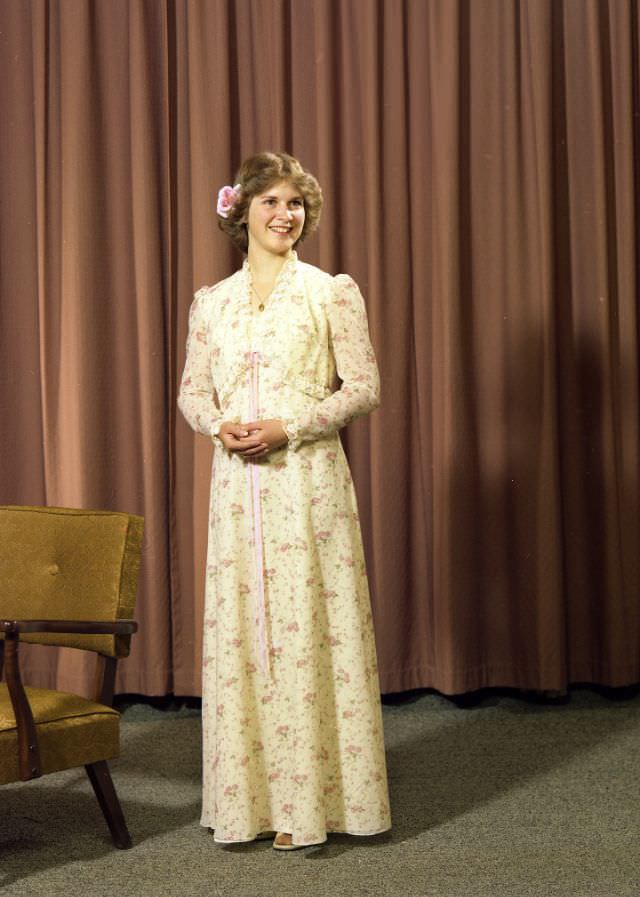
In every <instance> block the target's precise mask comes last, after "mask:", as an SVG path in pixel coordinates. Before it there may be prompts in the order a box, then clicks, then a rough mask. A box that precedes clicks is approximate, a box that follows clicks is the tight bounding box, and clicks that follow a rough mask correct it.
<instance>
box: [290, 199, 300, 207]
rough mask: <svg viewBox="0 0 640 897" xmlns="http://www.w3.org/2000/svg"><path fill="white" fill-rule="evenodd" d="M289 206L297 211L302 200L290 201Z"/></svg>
mask: <svg viewBox="0 0 640 897" xmlns="http://www.w3.org/2000/svg"><path fill="white" fill-rule="evenodd" d="M291 205H292V206H293V207H294V208H296V209H299V208H300V207H301V206H302V200H301V199H292V200H291Z"/></svg>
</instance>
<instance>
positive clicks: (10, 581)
mask: <svg viewBox="0 0 640 897" xmlns="http://www.w3.org/2000/svg"><path fill="white" fill-rule="evenodd" d="M142 531H143V520H142V518H141V517H135V516H133V515H131V514H120V513H116V512H111V511H80V510H71V509H67V508H28V507H0V673H1V672H2V667H3V665H4V678H5V680H6V682H2V683H0V784H2V785H4V784H7V783H9V782H16V781H19V780H23V781H26V780H27V779H33V778H36V777H38V776H41V775H46V774H47V773H51V772H57V771H59V770H62V769H70V768H72V767H75V766H84V767H85V769H86V770H87V773H88V776H89V779H90V781H91V784H92V785H93V789H94V791H95V794H96V797H97V798H98V802H99V804H100V807H101V809H102V812H103V814H104V817H105V819H106V821H107V824H108V826H109V829H110V831H111V835H112V837H113V841H114V843H115V844H116V846H117V847H121V848H127V847H131V838H130V836H129V832H128V830H127V826H126V823H125V820H124V816H123V814H122V809H121V807H120V802H119V800H118V796H117V794H116V791H115V788H114V786H113V782H112V779H111V774H110V772H109V767H108V765H107V761H108V760H110V759H112V758H113V757H116V756H117V755H118V752H119V737H120V716H119V714H118V713H117V712H116V711H115V710H114V709H113V707H112V706H111V705H112V703H113V691H114V685H115V675H116V664H117V661H118V658H119V657H126V656H127V654H128V653H129V642H130V640H131V633H133V632H135V630H136V628H137V624H136V623H135V622H133V620H132V619H131V617H132V616H133V609H134V605H135V599H136V590H137V581H138V567H139V563H140V547H141V542H142ZM20 641H25V642H37V643H38V644H46V645H61V646H67V647H71V648H83V649H85V650H90V651H94V652H96V654H97V655H98V656H97V658H96V660H97V670H96V680H95V683H96V687H95V693H94V695H93V700H87V699H86V698H84V697H80V696H78V695H73V694H68V693H66V692H61V691H52V690H49V689H41V688H25V687H24V686H23V684H22V680H21V675H20V668H19V664H18V644H19V642H20Z"/></svg>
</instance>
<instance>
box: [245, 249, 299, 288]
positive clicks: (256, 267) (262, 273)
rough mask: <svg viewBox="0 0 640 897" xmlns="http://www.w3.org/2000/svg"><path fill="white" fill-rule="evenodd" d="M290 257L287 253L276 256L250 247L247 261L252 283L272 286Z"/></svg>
mask: <svg viewBox="0 0 640 897" xmlns="http://www.w3.org/2000/svg"><path fill="white" fill-rule="evenodd" d="M291 256H292V253H291V252H287V253H285V254H284V255H276V254H275V253H273V252H266V251H265V250H263V249H262V248H261V247H258V248H257V249H256V248H254V247H252V246H250V247H249V252H248V254H247V259H248V262H249V267H250V268H251V276H252V278H253V281H254V282H258V283H262V284H274V283H275V281H276V280H277V277H278V274H279V273H280V271H281V270H282V268H283V266H284V265H285V263H286V262H287V261H288V260H289V259H290V258H291Z"/></svg>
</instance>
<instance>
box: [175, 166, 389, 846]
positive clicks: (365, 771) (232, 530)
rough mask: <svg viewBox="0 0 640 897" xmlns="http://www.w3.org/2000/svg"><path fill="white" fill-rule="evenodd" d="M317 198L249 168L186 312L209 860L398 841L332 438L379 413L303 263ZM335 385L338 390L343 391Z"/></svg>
mask: <svg viewBox="0 0 640 897" xmlns="http://www.w3.org/2000/svg"><path fill="white" fill-rule="evenodd" d="M321 207H322V193H321V190H320V187H319V185H318V183H317V181H316V179H315V178H314V177H313V176H312V175H310V174H309V173H308V172H305V171H304V169H303V168H302V166H301V165H300V163H299V162H298V161H297V160H296V159H294V158H293V157H291V156H288V155H286V154H285V153H260V154H258V155H255V156H252V157H251V158H249V159H247V160H246V161H245V162H244V163H243V165H242V167H241V168H240V171H239V173H238V176H237V184H236V186H235V187H224V188H223V189H222V190H221V191H220V194H219V197H218V216H219V218H218V220H219V224H220V227H221V229H222V230H223V231H224V232H225V233H227V234H228V235H229V236H230V237H231V239H232V240H233V242H234V244H235V245H236V246H237V247H238V248H239V249H240V250H241V251H242V252H244V253H246V254H247V258H246V260H245V262H244V265H243V267H242V268H241V270H239V271H237V272H236V273H235V274H233V275H232V276H231V277H229V278H227V279H226V280H223V281H221V282H220V283H218V284H216V285H215V286H213V287H204V288H203V289H201V290H199V291H198V293H196V296H195V300H194V302H193V305H192V307H191V313H190V321H189V337H188V342H187V361H186V366H185V370H184V375H183V378H182V383H181V387H180V395H179V405H180V408H181V410H182V413H183V414H184V416H185V418H186V419H187V421H188V423H189V424H190V425H191V427H193V429H194V430H196V431H197V432H199V433H203V434H204V435H206V436H209V437H211V438H212V439H213V443H214V458H213V474H212V483H211V509H210V530H209V554H208V560H207V587H206V589H207V591H206V609H205V627H204V632H205V640H204V675H203V733H204V746H203V749H204V755H203V759H204V790H203V812H202V825H204V826H207V827H209V828H211V829H213V830H214V835H215V839H216V841H220V842H223V843H230V842H236V841H250V840H253V839H255V838H258V837H264V836H266V835H267V834H268V833H274V832H275V833H276V836H275V839H274V847H276V848H277V849H285V850H286V849H295V848H296V847H303V846H306V845H311V844H318V843H321V842H323V841H324V840H326V837H327V833H328V832H348V833H351V834H354V835H373V834H377V833H379V832H382V831H385V830H386V829H388V828H389V827H390V816H389V802H388V793H387V780H386V769H385V758H384V742H383V731H382V721H381V713H380V699H379V685H378V675H377V668H376V657H375V646H374V640H373V630H372V623H371V609H370V602H369V592H368V586H367V579H366V572H365V566H364V556H363V551H362V541H361V536H360V526H359V520H358V512H357V507H356V501H355V495H354V491H353V484H352V480H351V476H350V473H349V468H348V465H347V461H346V458H345V455H344V452H343V450H342V446H341V443H340V439H339V436H338V430H339V429H340V428H341V427H343V426H344V425H345V424H347V423H348V422H349V421H351V420H353V418H354V417H356V416H358V415H360V414H365V413H366V412H368V411H371V410H372V409H374V408H375V407H376V406H377V404H378V393H379V380H378V371H377V367H376V362H375V358H374V354H373V350H372V348H371V343H370V340H369V334H368V329H367V319H366V312H365V307H364V303H363V300H362V296H361V295H360V292H359V290H358V287H357V286H356V284H355V283H354V281H353V280H352V279H351V278H350V277H348V276H347V275H345V274H340V275H338V276H337V277H331V276H330V275H329V274H326V273H324V272H323V271H321V270H320V269H318V268H315V267H313V266H312V265H308V264H305V263H304V262H301V261H300V260H299V259H298V257H297V255H296V253H295V251H294V250H295V247H296V246H297V244H298V243H299V242H300V241H301V240H303V239H304V238H305V237H306V236H307V235H308V234H310V233H311V232H313V230H315V228H316V227H317V224H318V219H319V217H320V210H321ZM336 375H337V377H338V378H339V380H338V382H339V387H338V388H337V389H336V388H335V382H334V381H335V380H336Z"/></svg>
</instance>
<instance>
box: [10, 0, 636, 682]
mask: <svg viewBox="0 0 640 897" xmlns="http://www.w3.org/2000/svg"><path fill="white" fill-rule="evenodd" d="M639 47H640V27H639V15H638V6H637V3H636V2H634V0H609V2H605V0H581V2H576V0H522V2H515V0H384V2H378V0H358V2H354V0H315V2H314V0H235V2H234V0H93V2H89V0H58V2H54V0H50V2H45V0H32V2H23V0H5V2H3V3H2V4H1V5H0V50H1V52H0V115H1V119H2V125H1V127H0V178H1V179H2V205H1V206H0V253H1V268H0V352H1V355H0V413H1V418H2V425H1V427H0V449H1V451H2V457H1V462H2V463H1V466H0V503H4V504H7V503H16V504H58V505H66V506H78V507H80V506H84V507H101V508H116V509H119V510H124V511H131V512H136V513H142V514H144V515H145V518H146V522H147V530H146V538H145V549H144V561H143V568H142V570H143V573H142V583H141V590H140V599H139V605H138V612H137V617H138V619H139V620H140V624H141V626H140V632H139V634H138V635H137V636H136V638H135V640H134V650H133V654H132V657H131V658H130V659H129V660H127V661H126V662H125V663H123V664H122V669H121V672H120V678H119V683H118V687H119V690H120V691H127V692H140V693H144V694H150V695H157V694H165V693H168V692H175V693H178V694H199V691H200V636H201V616H202V595H203V574H204V563H205V551H206V541H207V506H208V485H209V466H210V459H211V452H210V447H209V446H208V445H207V444H206V441H205V440H204V439H202V438H198V437H194V435H193V434H192V433H191V431H189V430H188V428H187V426H186V425H185V423H184V422H183V421H182V419H181V418H179V416H178V415H177V413H176V410H175V397H176V382H177V379H178V376H179V374H180V371H181V367H182V364H183V361H184V341H185V337H186V318H187V312H188V306H189V303H190V299H191V295H192V292H193V290H194V289H195V288H197V287H199V286H201V285H203V284H205V283H214V282H215V281H217V280H219V279H220V278H222V277H225V276H226V275H227V274H229V273H231V271H233V270H234V268H235V267H237V265H238V264H239V262H240V259H239V257H238V256H237V255H235V254H234V251H233V250H232V248H231V247H230V246H229V245H228V243H227V242H225V238H224V237H223V235H222V234H220V233H219V232H218V230H217V227H216V223H215V216H214V197H215V193H216V191H217V189H218V188H219V187H220V186H222V185H223V184H227V183H232V182H233V175H234V171H235V169H236V168H237V166H238V164H239V162H240V161H241V159H242V158H243V157H244V156H245V155H247V154H249V153H251V152H254V151H256V150H260V149H265V148H281V149H285V150H287V151H290V152H292V153H294V154H295V155H297V156H299V157H300V158H301V160H302V161H303V163H304V164H305V165H306V166H307V167H309V168H310V169H311V170H312V171H314V173H316V174H317V176H318V177H319V179H320V182H321V184H322V185H323V188H324V191H325V196H326V205H325V211H324V214H323V221H322V225H321V229H320V232H319V234H318V236H316V237H314V238H312V240H311V241H310V242H309V244H308V245H303V247H302V249H301V255H302V257H303V258H304V259H305V260H306V261H310V262H312V263H314V264H319V265H320V266H321V267H323V268H325V269H327V270H329V271H331V272H334V273H336V272H338V271H346V272H348V273H350V274H351V275H352V276H353V277H354V278H355V279H356V280H357V281H358V283H359V284H360V286H361V288H362V290H363V293H364V295H365V297H366V301H367V306H368V312H369V319H370V327H371V333H372V338H373V342H374V345H375V348H376V352H377V355H378V359H379V363H380V368H381V374H382V386H383V404H382V408H381V409H380V410H379V411H378V412H376V413H375V414H374V415H373V416H372V417H371V418H370V419H368V420H364V421H359V422H357V423H356V424H354V425H352V426H351V427H350V428H349V431H348V433H347V434H346V435H345V443H346V446H347V450H348V453H349V456H350V459H351V462H352V467H353V471H354V477H355V479H356V485H357V489H358V496H359V503H360V509H361V516H362V523H363V532H364V537H365V547H366V551H367V556H368V563H369V571H370V579H371V586H372V599H373V607H374V618H375V624H376V633H377V639H378V652H379V660H380V672H381V686H382V689H383V690H384V691H399V690H404V689H410V688H418V687H434V688H437V689H440V690H442V691H445V692H462V691H467V690H470V689H475V688H479V687H483V686H513V687H520V688H539V689H557V688H563V687H565V686H566V685H567V683H569V682H576V681H587V682H598V683H602V684H608V685H620V684H624V683H629V682H636V681H638V680H639V679H640V635H639V632H640V625H639V624H640V570H639V561H638V557H639V548H640V485H639V482H638V459H639V442H640V439H639V430H638V428H639V424H638V421H639V411H640V408H639V396H638V384H639V382H640V378H639V369H638V342H639V334H640V328H639V325H638V268H639V257H640V255H639V251H638V250H639V238H638V216H639V212H640V170H639V168H640V161H639V160H640V51H639ZM0 572H1V571H0ZM26 655H27V652H25V660H26V661H27V663H26V666H27V667H28V669H29V673H30V677H31V680H32V681H34V682H35V683H38V684H39V683H42V684H49V683H51V682H53V681H56V682H58V684H60V685H62V686H63V687H77V686H78V684H82V683H84V682H86V681H87V680H88V677H89V671H88V670H86V669H85V668H84V666H83V665H82V662H81V661H80V660H79V659H78V658H76V657H75V656H74V655H73V653H72V652H66V653H65V652H60V653H59V654H57V655H53V654H52V653H51V652H46V651H45V650H44V649H33V650H30V651H29V652H28V656H26Z"/></svg>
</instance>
